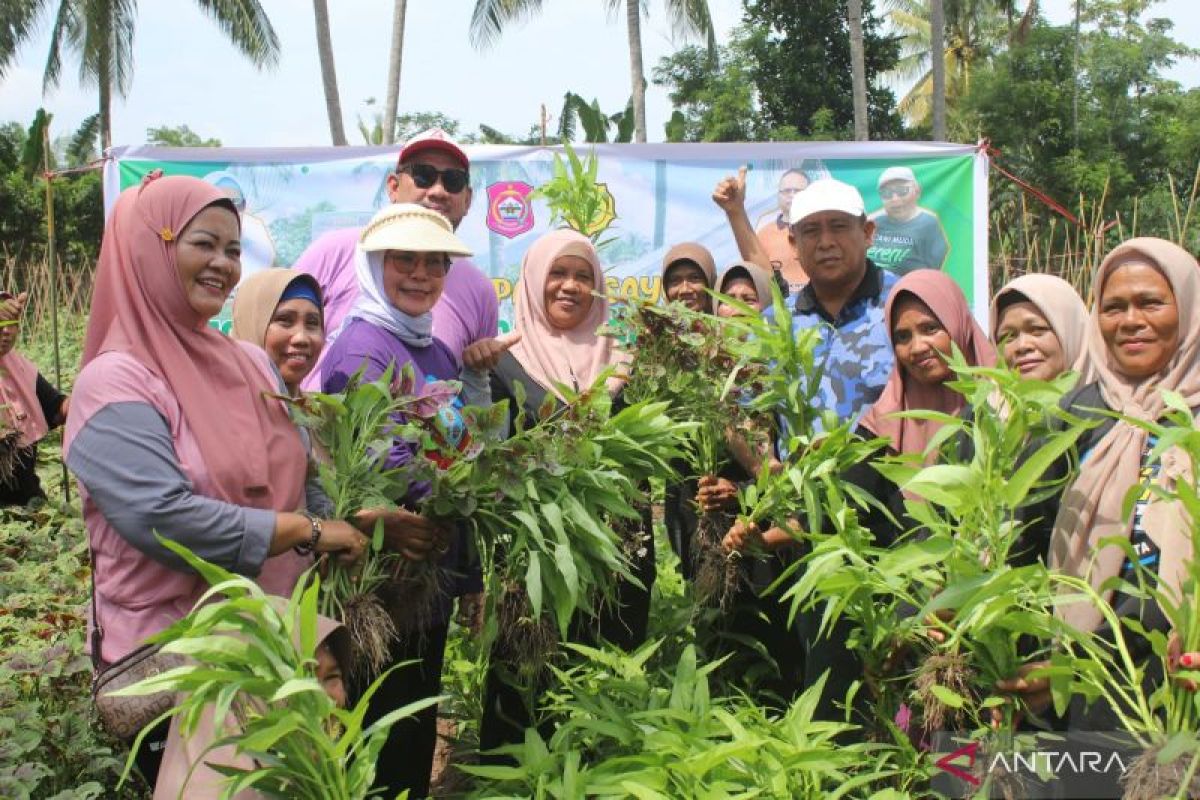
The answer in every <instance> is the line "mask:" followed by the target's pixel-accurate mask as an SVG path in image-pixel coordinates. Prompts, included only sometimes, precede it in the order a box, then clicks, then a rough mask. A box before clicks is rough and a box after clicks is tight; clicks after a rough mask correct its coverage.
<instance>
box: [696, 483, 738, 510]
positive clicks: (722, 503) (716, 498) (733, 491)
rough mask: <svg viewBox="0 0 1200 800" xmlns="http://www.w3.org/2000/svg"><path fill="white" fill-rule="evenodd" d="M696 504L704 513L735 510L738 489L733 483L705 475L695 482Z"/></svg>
mask: <svg viewBox="0 0 1200 800" xmlns="http://www.w3.org/2000/svg"><path fill="white" fill-rule="evenodd" d="M696 485H697V487H698V489H697V491H696V504H697V505H698V506H700V510H701V511H704V512H712V511H727V510H732V509H736V508H737V495H738V487H737V484H735V483H734V482H733V481H730V480H728V479H726V478H718V477H715V476H713V475H705V476H703V477H701V478H700V480H699V481H698V482H697V484H696Z"/></svg>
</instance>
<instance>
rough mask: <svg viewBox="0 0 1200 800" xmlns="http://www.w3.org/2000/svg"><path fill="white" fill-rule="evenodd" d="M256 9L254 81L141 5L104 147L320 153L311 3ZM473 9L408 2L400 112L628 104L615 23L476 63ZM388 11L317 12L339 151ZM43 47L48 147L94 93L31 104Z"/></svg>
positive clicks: (1189, 34)
mask: <svg viewBox="0 0 1200 800" xmlns="http://www.w3.org/2000/svg"><path fill="white" fill-rule="evenodd" d="M48 5H53V4H48ZM263 5H264V6H265V8H266V9H267V12H268V14H269V15H270V17H271V20H272V22H273V23H274V25H275V28H276V31H277V32H278V34H279V39H280V42H281V45H282V50H283V55H282V57H281V59H280V63H279V65H278V66H277V67H276V68H275V69H274V70H273V71H270V72H262V73H259V72H256V71H255V70H254V68H253V67H251V66H250V64H249V62H248V61H247V60H246V59H244V58H243V57H242V56H241V55H240V54H238V53H237V52H236V51H235V50H234V49H233V47H232V46H230V45H229V44H228V43H227V42H226V41H225V40H224V39H223V38H222V36H221V34H220V32H219V31H218V30H217V28H216V26H215V25H213V24H212V23H211V22H210V21H209V20H208V19H207V18H205V17H204V15H203V14H202V13H201V12H200V11H199V10H198V9H197V4H196V3H194V2H192V1H191V0H171V1H170V2H167V1H166V0H154V1H153V2H143V3H141V4H140V12H139V19H138V25H137V39H136V41H135V43H134V58H135V68H134V78H133V85H132V87H131V91H130V95H129V97H128V99H127V100H124V101H122V100H117V101H116V102H115V103H114V111H113V114H114V124H113V138H114V140H115V142H117V143H118V144H134V143H140V142H142V141H144V139H145V130H146V128H147V127H152V126H158V125H178V124H183V123H186V124H187V125H189V126H190V127H191V128H192V129H193V130H194V131H196V132H197V133H200V134H201V135H203V136H210V137H216V138H219V139H221V140H222V142H223V143H224V144H226V145H241V146H254V145H262V146H287V145H313V144H328V143H329V142H330V138H329V126H328V122H327V119H326V116H325V103H324V98H323V95H322V92H321V79H320V68H319V65H318V63H317V54H316V46H315V33H314V26H313V17H312V7H311V4H310V3H307V2H302V0H263ZM473 5H474V4H473V2H471V0H408V19H407V25H406V35H405V43H404V46H405V53H404V67H403V73H402V76H401V81H400V112H401V113H406V112H413V111H441V112H442V113H444V114H446V115H448V116H450V117H453V118H455V119H458V120H460V121H461V122H462V123H463V127H464V129H465V130H474V129H475V127H476V126H478V125H479V124H480V123H486V124H488V125H491V126H493V127H495V128H499V129H500V130H503V131H505V132H508V133H512V134H520V135H523V134H524V133H525V132H526V131H527V130H528V129H529V126H530V125H532V124H533V123H535V122H536V121H537V119H538V115H539V108H540V105H541V104H542V103H545V105H546V107H547V110H548V111H549V113H550V114H551V115H552V116H556V115H557V113H558V111H559V109H560V108H561V106H562V97H563V94H564V93H565V92H567V91H574V92H576V93H578V94H581V95H583V96H584V97H585V98H587V99H589V100H590V99H592V98H593V97H594V98H596V99H598V100H599V103H600V107H601V108H602V109H603V110H604V111H606V112H607V113H613V112H615V111H618V110H620V109H621V108H623V107H624V105H625V103H626V101H627V100H628V98H629V58H628V47H627V43H626V36H625V26H624V18H623V15H616V16H611V17H610V16H609V15H607V14H606V13H605V10H604V9H605V7H606V5H607V3H605V2H601V0H551V2H547V3H545V9H544V12H543V13H542V14H541V15H540V16H538V17H536V18H534V19H531V20H529V21H527V22H525V23H523V24H521V25H518V26H515V27H513V28H512V29H511V30H510V31H508V32H507V33H506V34H505V35H504V36H502V37H501V39H500V41H499V43H498V44H497V45H495V46H494V47H492V48H491V49H489V50H487V51H485V52H482V53H480V52H477V51H476V50H474V49H473V48H472V47H471V46H470V44H469V43H468V41H467V29H468V23H469V20H470V9H471V7H472V6H473ZM709 6H710V8H711V9H712V13H713V17H714V21H715V24H716V27H717V30H718V31H719V32H721V34H722V35H719V36H718V41H721V40H723V39H724V38H726V37H725V35H724V34H727V33H728V31H729V30H730V29H731V28H732V27H733V26H734V25H736V24H737V23H738V22H739V20H740V17H741V2H740V1H739V0H709ZM1045 6H1046V8H1047V13H1048V14H1049V15H1050V18H1051V20H1052V21H1055V22H1060V23H1061V22H1065V21H1066V20H1067V18H1068V16H1069V7H1070V0H1047V2H1046V3H1045ZM391 9H392V3H391V2H389V0H333V2H330V3H329V10H330V15H331V27H332V32H333V46H334V55H335V59H336V63H337V71H338V83H339V86H340V88H341V98H342V110H343V116H344V120H345V127H346V134H347V137H348V138H349V139H350V141H351V143H352V144H361V143H362V140H361V137H360V135H359V133H358V131H357V128H356V124H355V123H356V117H357V116H358V115H361V116H362V117H363V118H364V119H369V118H370V116H371V114H373V113H374V111H376V110H378V109H379V106H380V105H381V103H382V99H383V93H384V84H385V82H386V79H387V57H388V47H389V38H390V35H391ZM1153 13H1154V14H1155V15H1156V16H1164V17H1168V18H1170V19H1172V20H1173V21H1174V22H1175V26H1176V27H1175V30H1174V36H1175V38H1177V39H1179V40H1181V41H1183V42H1185V43H1187V44H1189V45H1191V46H1194V47H1195V46H1200V2H1197V0H1166V2H1163V3H1162V4H1160V5H1158V6H1156V7H1155V9H1154V12H1153ZM663 17H664V12H663V3H662V0H651V1H650V16H649V19H648V20H646V21H644V22H643V27H642V38H643V48H644V67H645V70H646V74H647V77H650V74H651V71H652V70H653V67H654V65H655V64H656V63H657V62H658V60H659V58H661V57H662V56H665V55H669V54H670V53H672V52H674V51H675V50H676V49H678V47H679V46H681V45H682V42H679V41H678V40H675V39H673V38H672V35H671V32H670V30H669V27H668V26H667V25H666V24H665V21H664V19H663ZM48 34H49V19H46V20H43V22H42V26H41V29H40V31H39V35H38V36H37V37H35V39H34V40H33V41H32V42H30V43H29V44H28V45H27V46H26V47H25V48H24V49H23V50H22V51H21V53H20V54H19V56H18V59H17V62H16V64H15V66H14V67H11V68H10V69H9V72H8V74H7V75H6V77H5V78H4V79H3V81H2V82H0V122H4V121H9V120H16V121H19V122H21V123H22V124H27V123H28V122H29V121H30V120H32V118H33V114H34V111H35V110H36V109H37V108H38V106H41V105H45V106H46V107H47V108H48V110H50V111H51V112H52V113H54V115H55V119H54V132H55V134H62V133H65V132H69V131H71V130H73V129H74V128H75V127H76V126H77V125H78V124H79V122H80V121H81V120H82V119H83V118H84V117H86V116H87V115H89V114H91V113H92V112H93V110H94V108H95V102H96V101H95V92H94V89H83V88H81V87H80V86H79V83H78V79H77V73H76V71H75V70H76V62H74V60H73V59H69V60H68V61H67V62H66V63H65V64H64V69H63V77H64V80H63V83H62V86H61V87H60V88H59V89H58V90H56V91H55V92H53V93H52V94H50V95H49V96H48V97H45V98H43V97H42V92H41V75H42V67H43V65H44V63H45V57H46V52H47V48H48ZM1170 75H1171V77H1173V78H1174V79H1175V80H1179V81H1180V82H1182V83H1184V84H1185V85H1186V86H1196V85H1198V84H1200V62H1197V61H1194V60H1192V61H1188V62H1184V63H1181V64H1179V65H1177V66H1176V67H1175V68H1174V69H1173V70H1172V71H1171V73H1170ZM369 97H375V98H376V99H377V100H378V101H379V102H378V103H377V104H376V106H375V108H374V109H372V108H369V107H367V106H366V105H365V100H366V99H367V98H369ZM669 114H670V103H669V101H668V99H667V96H666V91H665V90H663V89H661V88H659V87H656V86H654V85H653V84H652V85H651V86H650V88H649V91H648V93H647V117H648V119H647V130H648V134H649V139H650V141H661V140H662V139H663V138H664V135H663V124H664V123H665V122H666V119H667V117H668V116H669ZM551 124H554V121H553V120H552V123H551Z"/></svg>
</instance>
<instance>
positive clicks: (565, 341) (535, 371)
mask: <svg viewBox="0 0 1200 800" xmlns="http://www.w3.org/2000/svg"><path fill="white" fill-rule="evenodd" d="M561 256H578V257H579V258H582V259H584V260H585V261H587V262H588V263H589V264H591V265H592V273H593V275H594V276H595V282H596V287H597V289H600V290H601V293H600V294H598V295H596V296H594V297H593V298H592V307H591V309H589V311H588V315H587V317H585V318H584V320H583V322H581V323H579V325H577V326H575V327H574V328H572V329H571V330H569V331H564V330H559V329H558V328H555V327H554V326H553V325H551V324H550V320H549V318H548V317H547V316H546V301H545V297H544V294H545V289H546V278H547V277H548V276H549V274H550V267H551V266H552V265H553V264H554V261H555V260H556V259H558V258H559V257H561ZM603 286H604V272H603V271H602V270H601V268H600V258H599V256H597V255H596V248H595V247H594V246H593V245H592V242H591V240H590V239H588V238H587V237H586V236H584V235H583V234H581V233H578V232H576V231H573V230H567V229H563V230H556V231H551V232H550V233H547V234H546V235H545V236H542V237H541V238H540V239H538V240H537V241H536V242H534V243H533V244H532V245H531V246H530V248H529V250H527V251H526V252H525V259H524V260H523V261H522V263H521V280H520V282H519V283H518V284H517V291H515V292H514V293H513V295H514V309H513V316H514V320H515V321H514V324H513V329H514V330H515V331H517V332H518V333H520V334H521V341H519V342H517V343H516V344H515V345H513V347H512V350H511V351H510V352H512V354H513V357H514V358H516V359H517V362H518V363H520V365H521V366H522V367H524V368H525V371H526V372H527V373H529V377H531V378H533V379H534V380H535V381H537V382H538V384H540V385H541V386H542V387H543V388H545V389H546V390H547V391H550V392H553V393H554V394H555V395H556V396H558V397H559V398H560V399H562V396H561V395H559V393H558V390H557V389H555V383H562V384H566V385H567V386H572V385H577V386H578V387H579V389H581V390H582V389H586V388H587V387H589V386H591V385H592V383H593V382H594V381H595V380H596V378H597V377H599V376H600V373H601V372H603V371H604V370H606V369H607V368H608V367H609V366H612V365H613V364H616V363H619V362H620V361H621V360H623V359H622V358H621V357H620V355H619V354H618V353H617V352H616V351H615V349H614V347H613V340H612V339H611V338H609V337H607V336H598V335H597V334H596V329H597V328H599V327H600V326H601V325H603V324H604V322H605V321H607V319H608V299H607V298H606V297H605V296H604V294H603V293H602V288H603ZM612 383H615V382H612V381H610V384H612ZM617 385H619V384H617ZM611 388H612V386H610V390H611Z"/></svg>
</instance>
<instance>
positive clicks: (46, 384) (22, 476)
mask: <svg viewBox="0 0 1200 800" xmlns="http://www.w3.org/2000/svg"><path fill="white" fill-rule="evenodd" d="M36 391H37V399H38V405H39V406H41V409H42V415H43V416H45V418H46V423H47V425H48V426H49V427H50V428H51V429H54V428H57V427H58V426H60V425H62V424H63V419H62V416H61V414H60V411H61V409H62V404H63V400H66V399H67V396H66V395H65V394H63V393H62V392H60V391H59V390H58V389H56V388H55V387H54V386H53V384H51V383H50V381H48V380H46V379H45V378H44V377H42V376H41V374H39V375H38V377H37V389H36ZM35 497H40V498H43V499H44V498H45V497H46V493H45V492H44V491H42V483H41V481H40V480H38V474H37V443H36V442H35V443H33V444H31V445H29V446H27V447H22V448H21V449H20V450H19V451H18V452H17V459H16V464H15V465H14V468H13V474H12V475H11V476H10V477H9V479H8V480H6V481H0V505H4V506H23V505H27V504H28V503H29V501H30V500H33V499H34V498H35Z"/></svg>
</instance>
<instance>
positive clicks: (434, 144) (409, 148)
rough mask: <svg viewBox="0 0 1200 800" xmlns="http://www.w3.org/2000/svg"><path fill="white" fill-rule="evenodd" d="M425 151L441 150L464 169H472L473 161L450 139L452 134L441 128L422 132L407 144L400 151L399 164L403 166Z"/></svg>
mask: <svg viewBox="0 0 1200 800" xmlns="http://www.w3.org/2000/svg"><path fill="white" fill-rule="evenodd" d="M423 150H441V151H442V152H443V153H449V154H450V155H451V156H453V157H454V158H455V159H457V160H458V161H460V162H461V163H462V165H463V167H464V168H466V169H470V168H471V160H470V159H468V158H467V154H466V153H464V152H463V149H462V148H461V147H459V146H458V144H457V143H456V142H455V141H454V140H453V139H451V138H450V134H448V133H446V132H445V131H444V130H442V129H441V128H430V129H429V130H427V131H421V132H420V133H418V134H416V135H414V136H413V137H412V138H411V139H409V140H408V141H407V142H405V143H404V147H403V148H401V149H400V160H399V161H398V162H397V163H398V164H403V163H404V162H405V161H407V160H408V159H410V158H412V157H413V156H415V155H416V154H417V153H420V152H421V151H423Z"/></svg>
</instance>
